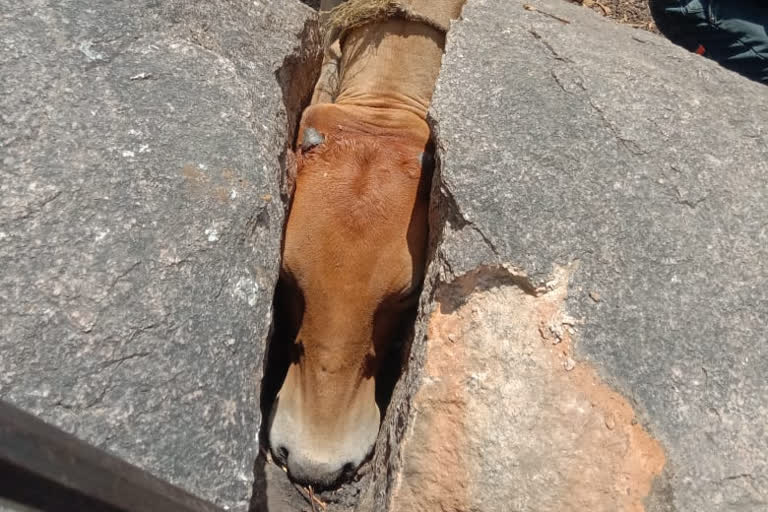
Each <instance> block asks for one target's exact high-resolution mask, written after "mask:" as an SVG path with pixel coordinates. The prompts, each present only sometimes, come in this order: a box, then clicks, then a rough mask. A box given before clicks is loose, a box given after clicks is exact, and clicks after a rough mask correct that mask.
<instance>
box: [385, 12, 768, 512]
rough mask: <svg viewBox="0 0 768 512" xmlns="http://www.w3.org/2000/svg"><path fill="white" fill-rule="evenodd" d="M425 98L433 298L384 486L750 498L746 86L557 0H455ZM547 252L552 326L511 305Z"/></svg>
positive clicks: (750, 184) (620, 506)
mask: <svg viewBox="0 0 768 512" xmlns="http://www.w3.org/2000/svg"><path fill="white" fill-rule="evenodd" d="M525 5H528V7H527V8H526V7H525ZM531 7H532V8H531ZM432 115H433V117H434V120H435V125H436V127H437V130H438V134H437V143H438V146H439V150H438V156H439V159H440V161H441V164H442V175H441V183H440V187H441V188H440V192H441V197H440V199H439V201H440V209H441V211H442V213H443V215H444V217H445V224H444V225H443V226H442V228H441V229H442V231H441V235H442V241H441V243H440V245H439V246H438V248H437V257H436V260H435V267H434V269H433V270H434V271H435V272H437V273H438V276H437V277H436V281H435V292H434V297H435V304H436V305H437V307H438V309H437V311H436V312H435V313H433V314H432V315H431V316H428V315H426V314H425V315H424V318H423V320H422V322H423V323H424V324H426V325H428V329H429V331H428V332H427V333H426V343H421V342H420V341H419V340H418V339H417V341H416V343H415V345H414V350H413V353H412V358H413V361H414V362H416V363H417V364H423V366H424V369H423V371H422V373H421V374H420V375H412V374H410V375H409V376H407V378H406V382H405V384H404V385H403V389H405V390H406V391H405V393H410V394H413V395H414V398H413V401H412V410H413V412H412V414H411V416H412V420H411V425H410V426H409V429H408V434H407V435H406V440H405V442H404V443H403V448H402V454H401V455H402V461H401V462H397V460H398V458H397V457H393V458H392V460H393V461H394V462H392V463H391V464H393V465H394V464H399V465H400V467H401V468H402V470H401V472H400V475H399V481H398V484H397V486H396V488H395V490H394V491H393V492H390V494H389V496H390V498H388V502H389V503H390V504H391V508H392V509H393V510H405V509H408V510H435V509H439V508H440V506H443V507H444V509H445V510H488V511H491V510H494V511H496V510H510V511H511V510H515V511H531V512H533V511H541V510H606V511H608V510H622V511H633V512H634V511H639V510H646V511H648V512H651V511H669V510H675V511H680V512H682V511H690V510H697V511H719V510H745V511H755V512H757V511H761V510H765V509H766V507H768V492H766V489H768V435H767V434H768V433H767V432H766V425H767V424H768V379H766V378H765V374H766V372H767V371H768V346H767V345H766V343H765V334H764V331H765V325H766V324H768V291H767V290H768V266H766V261H768V243H767V242H768V238H767V235H766V226H767V225H768V203H766V201H765V198H766V197H768V185H767V183H768V182H766V180H765V176H766V175H768V94H767V93H766V89H765V88H764V86H761V85H759V84H756V83H752V82H750V81H748V80H746V79H744V78H742V77H740V76H738V75H736V74H733V73H731V72H729V71H727V70H724V69H722V68H720V67H718V66H717V65H716V64H714V63H713V62H711V61H708V60H706V59H703V58H700V57H698V56H696V55H693V54H689V53H686V52H685V51H684V50H682V49H680V48H677V47H675V46H674V45H672V44H671V43H669V42H667V41H665V40H664V39H662V38H660V37H658V36H655V35H653V34H649V33H646V32H643V31H639V30H634V29H631V28H628V27H625V26H619V25H616V24H613V23H611V22H609V21H606V20H603V19H601V18H600V17H598V16H596V15H594V13H592V12H590V11H588V10H585V9H581V8H579V7H577V6H573V5H569V4H567V3H565V2H561V1H558V0H542V1H537V2H527V3H525V4H524V3H523V2H521V1H511V2H510V1H501V0H469V2H468V4H467V6H466V7H465V9H464V13H463V20H462V21H460V22H459V23H457V24H455V25H454V28H453V29H452V32H451V34H450V35H449V42H448V45H447V51H446V56H445V58H444V63H443V70H442V73H441V76H440V79H439V82H438V85H437V91H436V95H435V99H434V103H433V107H432ZM558 266H559V267H563V268H568V269H569V273H570V277H569V279H568V283H569V284H568V286H567V290H564V291H563V292H562V293H564V294H566V295H567V299H564V303H563V304H562V313H563V315H565V317H568V318H571V320H568V322H565V325H563V322H554V323H548V322H543V319H544V318H545V317H546V315H544V317H542V316H541V315H540V314H532V313H531V308H534V311H539V310H537V309H536V308H540V307H541V306H540V305H539V306H537V305H536V304H538V303H541V302H542V301H547V300H550V299H548V297H551V294H553V293H556V292H557V290H558V289H559V288H558V286H560V285H559V284H557V283H558V282H559V281H557V280H556V279H555V274H556V272H555V269H556V268H557V267H558ZM475 274H478V275H479V276H480V277H475V278H473V279H474V281H475V282H477V281H478V280H479V282H480V284H479V285H477V284H475V285H473V286H469V287H465V289H464V290H463V292H462V291H461V289H459V288H456V286H457V285H456V283H459V284H461V283H462V282H465V281H466V280H467V279H469V277H468V276H472V275H475ZM505 276H506V277H505ZM450 282H452V283H454V284H453V285H448V284H445V283H450ZM547 283H549V285H550V286H547ZM446 290H448V291H450V293H447V292H446ZM515 290H517V291H515ZM462 293H464V294H465V296H464V298H463V299H461V300H462V304H463V305H462V306H461V307H459V308H454V309H452V310H450V311H449V312H448V313H447V312H446V308H447V307H448V305H449V304H450V303H451V302H455V301H457V300H459V299H457V297H461V294H462ZM449 299H450V300H449ZM542 322H543V323H542ZM446 325H449V326H450V325H453V330H451V329H448V328H447V327H446ZM569 327H570V328H571V329H573V331H574V334H573V335H571V334H570V332H569ZM423 328H427V327H426V326H425V327H423ZM537 330H538V333H537V332H536V331H537ZM555 333H558V335H559V336H560V337H561V338H562V339H561V340H558V339H557V336H555ZM449 334H450V336H449ZM451 337H453V341H455V344H453V345H451V343H453V341H452V340H451ZM537 337H538V340H536V338H537ZM571 338H573V342H574V344H575V351H574V350H573V349H571V348H570V345H569V344H570V339H571ZM556 341H559V343H558V344H555V345H553V342H556ZM462 344H463V345H462ZM460 345H462V346H460ZM553 350H555V351H556V352H555V356H556V357H557V358H558V359H555V360H554V362H553V361H552V360H551V359H547V357H550V356H551V354H550V352H552V351H553ZM558 350H559V352H558ZM548 354H549V355H548ZM548 365H549V366H548ZM578 372H583V374H584V375H588V376H590V377H589V378H588V379H587V378H586V377H584V378H583V379H582V380H579V379H578V378H576V377H575V376H576V374H577V373H578ZM584 379H586V380H584ZM587 384H589V386H588V387H587V388H580V387H579V386H585V385H587ZM445 389H448V391H445ZM441 390H443V391H441ZM595 393H597V394H595ZM602 393H606V394H607V395H601V394H602ZM609 395H610V396H613V397H615V401H613V402H610V403H612V404H613V405H610V407H609V406H607V405H605V402H603V401H601V399H600V396H609ZM457 403H458V404H459V405H458V406H457V405H456V404H457ZM614 407H616V408H615V409H614ZM611 411H613V413H612V414H608V413H610V412H611ZM462 415H463V416H462ZM601 423H602V424H601ZM440 434H442V435H441V438H440V440H439V442H438V441H437V440H436V439H435V438H434V437H433V436H435V435H440ZM579 434H583V435H579ZM633 436H635V437H633ZM643 436H646V437H643ZM433 448H434V449H433ZM592 450H595V451H594V452H592ZM632 460H635V461H636V462H638V463H641V464H640V466H639V467H640V470H639V471H634V470H633V469H632V465H633V464H635V463H633V462H631V461H632ZM569 461H570V464H569ZM590 461H591V462H590ZM627 461H629V462H627ZM660 462H661V463H663V468H664V469H663V472H661V475H660V476H657V477H656V478H655V479H654V478H650V479H649V477H655V476H656V475H657V474H658V473H659V471H660V469H661V465H660V464H659V463H660ZM606 466H607V467H610V468H612V469H611V471H610V472H608V473H606V472H605V470H606ZM609 473H613V474H609ZM421 489H427V491H426V492H431V493H432V494H431V496H435V497H436V498H435V501H432V502H431V503H429V505H427V503H428V501H425V496H424V494H419V492H420V490H421ZM430 489H431V490H430ZM611 489H613V491H611ZM433 491H434V492H433ZM622 493H623V494H624V495H622ZM637 493H639V496H638V495H637ZM645 494H648V496H647V497H645V499H643V497H644V495H645ZM383 502H384V501H380V502H379V503H383Z"/></svg>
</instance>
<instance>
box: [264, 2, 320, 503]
mask: <svg viewBox="0 0 768 512" xmlns="http://www.w3.org/2000/svg"><path fill="white" fill-rule="evenodd" d="M297 38H298V40H299V42H298V45H297V47H296V48H294V50H293V52H291V53H290V54H289V55H287V56H286V57H285V58H284V59H283V63H282V65H281V66H280V68H279V69H277V71H276V72H275V78H276V80H277V83H278V84H279V86H280V89H281V92H282V97H283V106H284V109H285V120H284V121H285V139H284V140H283V141H282V150H281V153H280V155H279V157H278V160H279V163H280V175H279V176H278V177H277V179H278V182H279V183H280V195H281V200H282V203H283V208H284V212H285V219H287V213H288V210H289V209H290V203H291V197H292V193H293V190H292V188H293V183H292V178H293V174H294V172H295V161H294V157H293V144H294V141H295V140H296V135H297V133H298V129H299V121H300V120H301V113H302V112H303V111H304V109H305V108H306V107H307V105H308V104H309V102H310V99H311V97H312V89H313V87H314V84H315V82H316V81H317V77H318V76H319V73H320V65H321V62H322V50H321V44H320V43H321V37H320V31H319V26H318V21H317V18H315V17H313V18H310V19H309V20H307V22H306V23H305V24H304V27H303V29H302V31H301V33H300V34H298V36H297ZM284 230H285V222H284V225H283V231H284ZM282 239H283V233H281V247H280V249H281V253H282ZM278 268H279V267H278ZM282 286H283V285H282V284H281V283H280V281H279V279H278V282H277V283H276V286H275V292H274V298H273V307H272V311H273V314H272V322H271V325H270V333H269V335H268V337H267V340H266V347H265V351H264V361H263V367H262V379H261V391H260V397H259V407H260V409H261V425H260V428H259V438H258V443H259V453H258V455H257V458H256V461H255V465H254V484H253V490H252V495H251V502H250V510H251V511H254V512H255V511H259V512H262V511H266V510H268V500H267V489H266V486H267V474H266V473H267V471H266V465H267V456H268V455H267V454H268V450H269V445H268V438H267V435H268V432H269V421H270V412H271V410H272V405H273V403H274V400H275V397H276V395H277V392H278V391H279V389H280V385H281V384H282V381H283V379H284V378H285V374H286V372H287V370H288V365H289V363H290V359H289V358H290V354H289V353H288V349H289V348H290V345H291V341H292V340H293V335H295V333H291V332H290V325H291V322H288V321H286V319H285V318H284V317H283V315H284V313H285V308H284V307H282V304H281V301H280V297H281V296H282V293H281V292H282V291H283V290H282Z"/></svg>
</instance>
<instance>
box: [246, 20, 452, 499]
mask: <svg viewBox="0 0 768 512" xmlns="http://www.w3.org/2000/svg"><path fill="white" fill-rule="evenodd" d="M299 37H300V45H299V47H298V48H297V49H296V50H295V51H294V52H292V53H291V54H290V55H288V56H287V57H286V58H285V59H284V61H283V64H282V66H281V67H280V69H279V70H277V72H276V77H277V80H278V83H279V84H280V86H281V89H282V93H283V102H284V105H285V112H286V120H285V121H286V140H285V141H284V144H283V150H282V153H281V154H280V157H279V158H280V164H281V171H282V176H281V178H280V179H281V192H282V200H283V204H284V207H285V211H286V214H287V212H288V210H289V208H290V203H291V198H292V192H293V190H292V188H293V183H292V179H293V173H294V172H295V161H294V157H293V145H294V141H295V139H296V136H297V133H298V128H299V122H300V119H301V114H302V112H303V110H304V109H305V108H306V107H307V106H308V104H309V101H310V98H311V94H312V90H313V87H314V84H315V82H316V80H317V76H318V74H319V70H320V64H321V59H322V52H321V44H320V41H321V37H320V34H319V27H318V23H317V20H316V19H313V20H310V21H309V22H308V23H307V24H306V25H305V27H304V29H303V31H302V33H301V34H300V36H299ZM430 125H431V126H433V125H434V123H433V122H432V120H430ZM434 141H435V134H434V133H433V135H432V138H431V139H430V143H429V147H428V149H427V151H426V154H427V158H425V162H424V173H425V175H426V176H427V177H426V178H425V186H426V187H428V189H429V191H430V212H429V219H428V223H429V228H428V234H427V236H428V252H427V260H426V262H425V266H426V268H425V280H424V284H423V289H422V293H421V298H420V301H419V304H418V305H417V306H414V308H413V310H412V311H410V312H409V313H407V315H406V316H405V317H404V318H403V320H402V322H401V324H400V330H399V332H398V333H397V337H396V341H395V343H394V345H393V346H392V347H391V349H390V351H389V352H388V353H387V355H386V357H385V359H384V361H383V362H382V366H381V370H380V372H379V374H378V375H377V383H376V401H377V403H378V405H379V408H380V410H381V411H382V414H383V417H382V424H381V429H380V431H379V435H378V438H377V443H376V447H375V450H374V453H373V455H372V457H370V458H369V460H368V461H366V462H365V463H364V464H363V466H362V467H361V468H360V469H359V470H358V473H357V474H356V475H355V477H354V478H353V479H352V480H351V481H349V480H348V481H346V482H343V483H342V485H341V486H340V487H337V488H335V489H331V490H328V491H325V492H322V493H320V494H319V496H320V497H321V498H322V499H323V500H325V501H326V502H328V503H332V504H335V505H338V506H342V507H345V508H347V507H349V508H355V507H356V506H357V505H358V502H359V500H361V498H367V500H369V499H371V498H373V500H374V501H375V502H376V503H377V507H378V505H383V503H382V504H379V503H378V502H379V500H380V499H381V498H382V497H384V496H388V495H389V494H390V491H391V490H392V486H393V485H394V483H395V479H396V477H397V470H398V469H399V468H398V467H397V466H399V457H398V456H397V455H396V454H397V453H398V451H399V445H400V442H401V441H402V439H403V437H404V435H405V429H406V426H407V424H408V418H409V414H410V412H409V411H410V403H411V398H412V394H413V387H414V385H415V382H416V377H417V376H418V374H419V373H420V370H421V368H420V367H412V366H414V365H412V364H411V363H412V362H413V361H417V365H416V366H419V365H420V364H421V363H422V362H423V360H424V357H423V352H424V351H425V336H426V332H425V330H426V318H427V315H428V313H429V308H430V304H431V303H432V301H433V294H434V284H435V283H436V282H437V280H438V278H437V275H438V269H439V267H440V264H439V255H438V250H437V248H438V246H439V242H440V239H441V238H442V232H443V228H444V226H445V223H446V222H447V220H446V214H445V212H443V210H444V208H442V207H441V205H442V204H443V202H444V201H443V198H442V195H441V194H442V192H441V182H440V160H439V155H438V154H437V151H436V149H437V148H436V146H435V144H434ZM286 219H287V215H286ZM285 287H286V284H285V283H282V282H278V283H277V285H276V289H275V295H274V303H273V318H272V326H271V330H270V335H269V338H268V340H267V347H266V351H265V357H264V363H263V378H262V382H261V397H260V407H261V414H262V421H261V428H260V430H259V445H260V453H259V456H258V458H257V461H256V466H255V481H254V489H253V495H252V499H251V510H254V511H255V510H259V511H262V510H267V509H268V503H267V493H266V483H267V475H266V464H267V457H268V452H269V443H268V433H269V426H270V425H269V422H270V416H271V411H272V407H273V405H274V401H275V398H276V395H277V393H278V391H279V389H280V387H281V385H282V383H283V380H284V378H285V375H286V373H287V370H288V367H289V365H290V362H291V357H292V354H291V353H290V349H291V347H292V345H293V340H294V338H295V336H296V328H297V326H298V325H299V324H300V322H299V323H297V322H296V317H291V315H290V314H289V312H288V311H287V308H286V307H285V303H284V301H283V300H282V297H283V296H284V291H285ZM414 350H416V351H417V352H419V353H418V354H416V355H414V354H413V353H412V352H413V351H414ZM393 454H394V457H393ZM392 463H394V466H392ZM371 484H373V485H375V487H376V489H370V488H369V486H370V485H371ZM372 490H373V491H374V492H373V495H372V494H371V491H372ZM380 490H385V493H384V494H382V493H381V492H379V491H380ZM367 500H366V501H367ZM361 504H362V503H361ZM376 509H379V508H376Z"/></svg>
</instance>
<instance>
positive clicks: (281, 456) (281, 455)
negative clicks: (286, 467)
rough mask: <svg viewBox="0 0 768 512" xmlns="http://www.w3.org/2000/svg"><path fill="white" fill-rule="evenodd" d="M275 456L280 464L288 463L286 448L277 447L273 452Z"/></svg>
mask: <svg viewBox="0 0 768 512" xmlns="http://www.w3.org/2000/svg"><path fill="white" fill-rule="evenodd" d="M275 456H276V457H277V459H278V460H279V461H280V462H282V463H286V462H288V448H286V447H285V446H278V447H277V450H276V451H275Z"/></svg>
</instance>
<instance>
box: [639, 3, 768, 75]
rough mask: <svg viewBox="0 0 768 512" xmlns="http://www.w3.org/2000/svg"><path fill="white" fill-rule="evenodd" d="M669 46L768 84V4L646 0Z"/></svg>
mask: <svg viewBox="0 0 768 512" xmlns="http://www.w3.org/2000/svg"><path fill="white" fill-rule="evenodd" d="M649 4H650V8H651V13H652V15H653V17H654V20H655V21H656V26H658V27H659V30H660V31H661V32H662V33H663V34H664V35H665V36H666V37H667V38H669V39H670V40H671V41H672V42H674V43H676V44H678V45H680V46H682V47H684V48H686V49H688V50H690V51H692V52H696V53H698V54H700V55H705V56H707V57H709V58H711V59H714V60H716V61H717V62H719V63H720V64H722V65H723V66H724V67H726V68H728V69H731V70H733V71H736V72H738V73H741V74H743V75H745V76H747V77H748V78H751V79H753V80H757V81H759V82H763V83H766V84H768V33H766V30H767V28H768V1H766V0H650V2H649Z"/></svg>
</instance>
